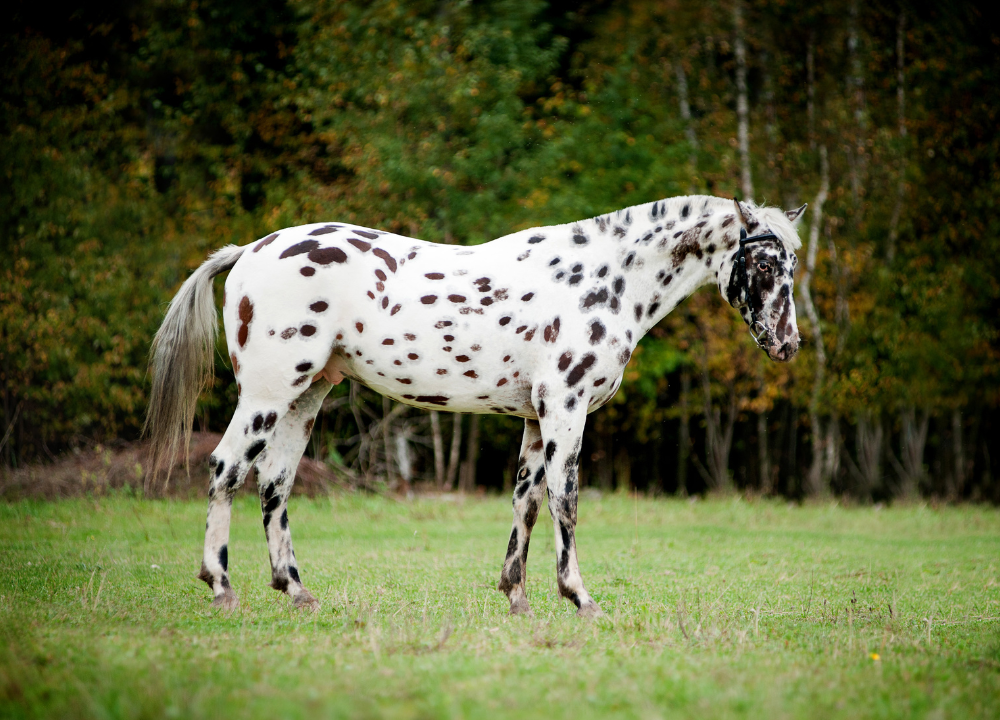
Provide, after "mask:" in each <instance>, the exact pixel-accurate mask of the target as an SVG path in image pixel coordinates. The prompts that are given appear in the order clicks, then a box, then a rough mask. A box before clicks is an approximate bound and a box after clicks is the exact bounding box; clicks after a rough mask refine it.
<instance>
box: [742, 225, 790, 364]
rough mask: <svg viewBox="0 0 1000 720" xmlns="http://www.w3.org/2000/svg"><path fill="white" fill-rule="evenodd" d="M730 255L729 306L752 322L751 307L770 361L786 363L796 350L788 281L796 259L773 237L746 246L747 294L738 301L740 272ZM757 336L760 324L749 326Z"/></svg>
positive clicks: (762, 344) (747, 322) (750, 323)
mask: <svg viewBox="0 0 1000 720" xmlns="http://www.w3.org/2000/svg"><path fill="white" fill-rule="evenodd" d="M736 258H737V255H736V254H735V253H734V254H733V256H732V263H733V270H732V273H731V275H730V278H729V285H728V288H727V289H726V290H725V292H724V295H725V297H726V299H727V300H728V301H729V303H730V304H731V305H733V306H734V307H737V308H738V309H739V311H740V315H741V316H742V317H743V321H744V322H745V323H746V324H747V325H748V326H751V325H752V323H753V319H752V315H751V308H752V309H753V311H754V312H755V313H756V315H757V321H758V322H759V323H761V324H762V325H763V333H764V335H763V337H761V338H760V344H761V347H762V348H764V349H765V350H766V352H767V354H768V357H770V358H771V359H772V360H777V361H779V362H787V361H788V360H791V359H792V357H793V356H794V355H795V353H796V352H798V349H799V331H798V327H797V326H796V323H795V301H794V300H793V298H792V283H793V280H794V275H795V268H796V266H797V265H798V258H796V257H795V253H793V252H791V251H789V250H786V249H785V248H784V247H783V246H782V245H781V243H780V242H778V241H777V240H765V241H761V242H757V243H753V244H750V245H747V246H746V266H747V294H746V302H742V300H743V298H742V293H741V290H742V288H741V287H740V284H741V283H740V277H739V276H740V273H739V270H738V268H737V263H736ZM751 331H755V332H754V335H757V333H758V332H760V331H761V327H760V325H758V326H757V327H756V328H753V327H751Z"/></svg>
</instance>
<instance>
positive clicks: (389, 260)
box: [372, 248, 396, 273]
mask: <svg viewBox="0 0 1000 720" xmlns="http://www.w3.org/2000/svg"><path fill="white" fill-rule="evenodd" d="M372 254H373V255H375V257H380V258H382V261H383V262H384V263H385V266H386V267H387V268H389V270H390V271H391V272H393V273H394V272H396V258H394V257H393V256H392V255H390V254H389V253H387V252H386V251H385V250H383V249H382V248H375V249H374V250H372Z"/></svg>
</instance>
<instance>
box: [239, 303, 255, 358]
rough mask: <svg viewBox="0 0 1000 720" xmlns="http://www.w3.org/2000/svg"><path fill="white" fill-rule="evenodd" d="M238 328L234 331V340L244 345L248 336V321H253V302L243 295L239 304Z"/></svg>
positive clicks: (241, 345)
mask: <svg viewBox="0 0 1000 720" xmlns="http://www.w3.org/2000/svg"><path fill="white" fill-rule="evenodd" d="M238 312H239V318H240V328H239V330H237V331H236V341H237V342H238V343H239V346H240V347H245V346H246V344H247V340H248V339H249V337H250V323H251V322H253V303H252V302H250V298H249V297H248V296H246V295H244V296H243V297H242V298H241V299H240V306H239V310H238Z"/></svg>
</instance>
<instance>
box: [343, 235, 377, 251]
mask: <svg viewBox="0 0 1000 720" xmlns="http://www.w3.org/2000/svg"><path fill="white" fill-rule="evenodd" d="M347 242H349V243H350V244H351V245H353V246H354V247H356V248H357V249H358V250H360V251H361V252H368V251H369V250H371V249H372V244H371V243H367V242H365V241H364V240H358V239H357V238H347Z"/></svg>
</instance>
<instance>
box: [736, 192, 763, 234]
mask: <svg viewBox="0 0 1000 720" xmlns="http://www.w3.org/2000/svg"><path fill="white" fill-rule="evenodd" d="M733 202H734V203H735V204H736V215H737V217H739V219H740V223H741V224H742V225H743V227H744V228H746V230H747V232H749V231H750V225H751V224H753V225H756V224H757V223H756V222H755V221H754V217H753V212H752V211H751V210H750V206H749V205H747V204H746V203H742V202H740V201H739V200H737V199H735V198H733Z"/></svg>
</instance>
